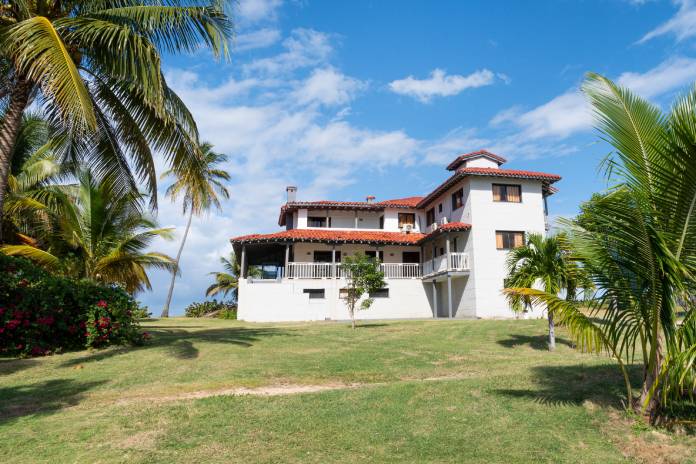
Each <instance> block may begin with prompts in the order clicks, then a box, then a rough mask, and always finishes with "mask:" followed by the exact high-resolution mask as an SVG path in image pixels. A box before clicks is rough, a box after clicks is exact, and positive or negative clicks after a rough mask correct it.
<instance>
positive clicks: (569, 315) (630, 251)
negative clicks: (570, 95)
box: [508, 74, 696, 422]
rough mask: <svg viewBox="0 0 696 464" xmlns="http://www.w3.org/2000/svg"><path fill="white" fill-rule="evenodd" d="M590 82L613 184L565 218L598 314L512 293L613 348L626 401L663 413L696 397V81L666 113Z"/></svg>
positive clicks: (585, 338)
mask: <svg viewBox="0 0 696 464" xmlns="http://www.w3.org/2000/svg"><path fill="white" fill-rule="evenodd" d="M584 90H585V92H586V94H587V95H588V96H589V98H590V101H591V102H592V105H593V107H594V111H595V113H596V116H597V120H598V127H599V129H600V131H601V132H602V134H603V136H604V138H605V139H606V140H607V141H608V142H609V143H610V144H612V145H613V146H614V148H615V150H616V151H615V153H613V154H612V155H611V156H610V157H609V158H608V159H607V161H606V165H607V175H608V178H609V179H610V180H612V181H613V182H615V185H613V186H612V188H611V189H610V190H609V192H608V193H607V194H606V195H603V196H600V197H595V198H594V199H593V200H592V202H591V203H590V204H589V205H587V206H586V207H585V211H584V214H583V215H582V218H581V220H578V221H571V222H567V225H568V228H569V232H570V241H571V244H572V247H573V253H574V257H575V258H577V259H578V260H579V261H580V263H581V264H582V266H583V268H584V269H585V270H586V271H587V272H588V274H589V275H590V277H591V279H592V280H593V282H594V283H595V286H596V288H597V294H596V295H595V297H594V298H593V299H592V300H591V301H589V302H585V303H584V304H585V305H587V304H588V303H589V304H590V306H589V308H590V309H589V311H590V314H589V316H588V315H586V314H585V313H583V311H581V308H580V306H579V305H578V304H574V303H572V302H567V301H563V300H561V299H559V298H558V297H557V295H555V294H552V293H548V292H543V291H538V290H532V289H521V288H518V289H509V290H508V292H509V293H511V294H516V295H520V296H524V297H527V298H530V299H532V300H533V301H536V302H542V303H545V304H547V305H548V306H549V308H551V309H552V311H553V312H554V315H556V316H557V317H558V318H559V319H560V320H561V321H562V322H563V323H564V324H565V325H566V326H567V327H568V328H569V330H570V332H571V334H572V335H573V336H574V337H575V338H576V340H577V342H578V346H579V347H580V348H582V349H586V350H591V351H602V350H606V351H608V352H609V353H611V354H612V356H613V357H614V358H615V359H616V360H617V361H618V363H619V366H620V368H621V372H622V373H623V375H624V379H625V382H626V395H627V398H628V402H627V404H629V405H632V406H633V407H635V408H636V409H637V410H639V411H641V412H644V413H645V414H647V415H648V416H649V418H650V420H651V421H652V422H656V421H658V420H659V419H660V418H661V417H663V416H664V415H665V414H666V413H668V410H669V408H670V407H671V406H673V405H676V404H678V403H679V402H680V401H682V400H684V399H685V398H687V397H690V398H691V399H692V400H693V399H694V398H695V397H696V370H695V369H694V365H696V308H694V304H693V301H692V299H691V298H690V296H691V295H693V292H694V289H696V280H695V279H696V277H695V276H696V88H694V89H693V90H692V91H691V92H690V93H688V94H687V95H685V96H684V97H682V98H680V99H678V100H677V102H676V103H675V104H674V105H673V107H672V109H671V111H670V112H669V113H668V114H664V113H663V112H662V111H661V110H660V109H659V108H658V107H656V106H655V105H653V104H651V103H649V102H647V101H645V100H643V99H641V98H639V97H637V96H635V95H634V94H632V93H631V92H630V91H628V90H626V89H623V88H620V87H618V86H616V85H615V84H614V83H613V82H611V81H610V80H608V79H606V78H604V77H602V76H599V75H595V74H591V75H590V76H589V77H588V79H587V81H586V83H585V86H584ZM678 304H682V305H684V306H683V310H684V313H685V316H684V317H683V318H682V319H681V320H680V318H679V317H678V311H677V310H678ZM597 321H599V322H597ZM635 358H638V359H640V360H641V361H642V366H643V382H642V386H641V391H640V396H639V398H637V399H636V398H634V397H633V393H632V389H631V383H630V381H629V376H628V373H627V369H626V367H625V366H626V364H627V363H628V362H631V361H633V360H634V359H635Z"/></svg>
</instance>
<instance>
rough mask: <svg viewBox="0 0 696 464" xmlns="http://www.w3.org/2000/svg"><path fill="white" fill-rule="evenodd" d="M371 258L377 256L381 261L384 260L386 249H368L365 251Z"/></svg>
mask: <svg viewBox="0 0 696 464" xmlns="http://www.w3.org/2000/svg"><path fill="white" fill-rule="evenodd" d="M365 254H366V255H367V256H369V257H370V258H376V259H377V260H378V261H379V262H380V263H382V262H384V251H382V250H380V251H375V250H368V251H366V252H365Z"/></svg>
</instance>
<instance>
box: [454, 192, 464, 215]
mask: <svg viewBox="0 0 696 464" xmlns="http://www.w3.org/2000/svg"><path fill="white" fill-rule="evenodd" d="M462 206H464V189H459V190H457V191H456V192H454V193H453V194H452V211H454V210H456V209H459V208H461V207H462Z"/></svg>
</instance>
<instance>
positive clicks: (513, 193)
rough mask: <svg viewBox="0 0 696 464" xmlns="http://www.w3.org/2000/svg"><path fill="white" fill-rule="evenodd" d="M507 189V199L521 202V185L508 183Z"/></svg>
mask: <svg viewBox="0 0 696 464" xmlns="http://www.w3.org/2000/svg"><path fill="white" fill-rule="evenodd" d="M506 190H507V201H509V202H512V203H520V202H521V201H522V193H521V187H520V186H519V185H508V186H507V187H506Z"/></svg>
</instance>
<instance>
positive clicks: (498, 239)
mask: <svg viewBox="0 0 696 464" xmlns="http://www.w3.org/2000/svg"><path fill="white" fill-rule="evenodd" d="M495 247H496V248H497V249H499V250H502V249H503V233H502V232H496V233H495Z"/></svg>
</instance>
